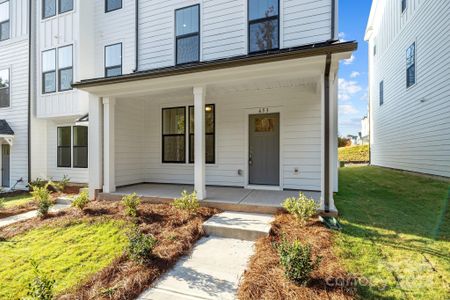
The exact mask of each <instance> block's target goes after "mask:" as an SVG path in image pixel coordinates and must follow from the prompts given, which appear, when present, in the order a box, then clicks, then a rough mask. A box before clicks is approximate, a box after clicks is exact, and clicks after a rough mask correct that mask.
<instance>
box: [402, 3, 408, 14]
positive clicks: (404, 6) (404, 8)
mask: <svg viewBox="0 0 450 300" xmlns="http://www.w3.org/2000/svg"><path fill="white" fill-rule="evenodd" d="M400 2H401V4H400V5H401V7H400V9H401V10H402V13H404V12H405V11H406V9H407V8H408V1H407V0H401V1H400Z"/></svg>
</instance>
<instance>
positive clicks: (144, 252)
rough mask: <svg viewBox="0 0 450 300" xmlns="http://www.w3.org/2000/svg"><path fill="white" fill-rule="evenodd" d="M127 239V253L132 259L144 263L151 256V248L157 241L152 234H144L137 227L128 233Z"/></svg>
mask: <svg viewBox="0 0 450 300" xmlns="http://www.w3.org/2000/svg"><path fill="white" fill-rule="evenodd" d="M128 241H129V244H128V255H129V256H130V258H131V259H132V260H134V261H137V262H140V263H144V262H146V261H148V260H149V259H150V258H151V256H152V251H153V248H155V245H156V243H157V240H156V238H155V237H154V236H152V235H145V234H143V233H142V232H140V231H139V229H138V228H134V229H133V230H132V231H131V232H130V233H129V234H128Z"/></svg>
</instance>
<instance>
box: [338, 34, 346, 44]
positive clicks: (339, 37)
mask: <svg viewBox="0 0 450 300" xmlns="http://www.w3.org/2000/svg"><path fill="white" fill-rule="evenodd" d="M338 39H339V41H341V42H345V32H339V34H338Z"/></svg>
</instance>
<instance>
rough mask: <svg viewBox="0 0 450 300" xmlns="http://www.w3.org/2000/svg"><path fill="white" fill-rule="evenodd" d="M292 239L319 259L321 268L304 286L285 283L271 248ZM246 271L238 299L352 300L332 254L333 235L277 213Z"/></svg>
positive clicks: (345, 275) (315, 224) (346, 278)
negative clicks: (282, 241) (284, 239)
mask: <svg viewBox="0 0 450 300" xmlns="http://www.w3.org/2000/svg"><path fill="white" fill-rule="evenodd" d="M283 236H284V237H285V238H287V239H288V240H290V241H293V240H295V239H298V240H300V241H301V242H302V243H308V244H310V245H311V246H312V249H313V255H314V256H321V257H322V262H321V264H320V267H319V268H318V269H317V270H316V271H314V272H313V273H312V278H311V280H310V282H309V283H308V284H307V285H306V286H302V285H297V284H295V283H293V282H292V281H290V280H289V279H287V278H286V277H285V275H284V271H283V269H282V267H281V266H280V264H279V256H278V253H277V250H276V249H274V246H273V245H274V244H275V243H278V242H279V241H280V240H281V238H282V237H283ZM255 248H256V252H255V254H254V255H253V256H252V258H251V260H250V263H249V266H248V268H247V271H246V272H245V274H244V276H243V279H242V281H241V284H240V287H239V291H238V298H239V299H241V300H247V299H252V300H253V299H255V300H256V299H258V300H260V299H353V298H354V295H355V292H354V289H353V288H351V287H350V288H344V287H342V284H339V283H342V282H351V280H352V278H351V276H350V275H349V274H348V273H346V272H345V271H344V268H343V267H342V266H341V265H340V263H339V260H338V258H337V257H336V255H335V254H334V252H333V232H331V231H330V230H328V229H327V228H325V227H324V226H323V225H322V224H321V223H320V222H319V221H311V222H309V223H308V224H307V225H306V226H305V227H300V226H299V225H298V223H297V221H296V220H295V218H294V217H293V216H291V215H289V214H286V213H280V214H278V215H277V216H276V218H275V221H274V222H273V223H272V229H271V232H270V235H269V236H268V237H265V238H261V239H259V240H258V241H257V242H256V245H255Z"/></svg>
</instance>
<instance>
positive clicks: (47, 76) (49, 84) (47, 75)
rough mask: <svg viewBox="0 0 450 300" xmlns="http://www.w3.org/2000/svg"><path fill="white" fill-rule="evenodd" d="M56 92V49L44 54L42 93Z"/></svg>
mask: <svg viewBox="0 0 450 300" xmlns="http://www.w3.org/2000/svg"><path fill="white" fill-rule="evenodd" d="M54 92H56V49H51V50H47V51H44V52H42V93H43V94H48V93H54Z"/></svg>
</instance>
